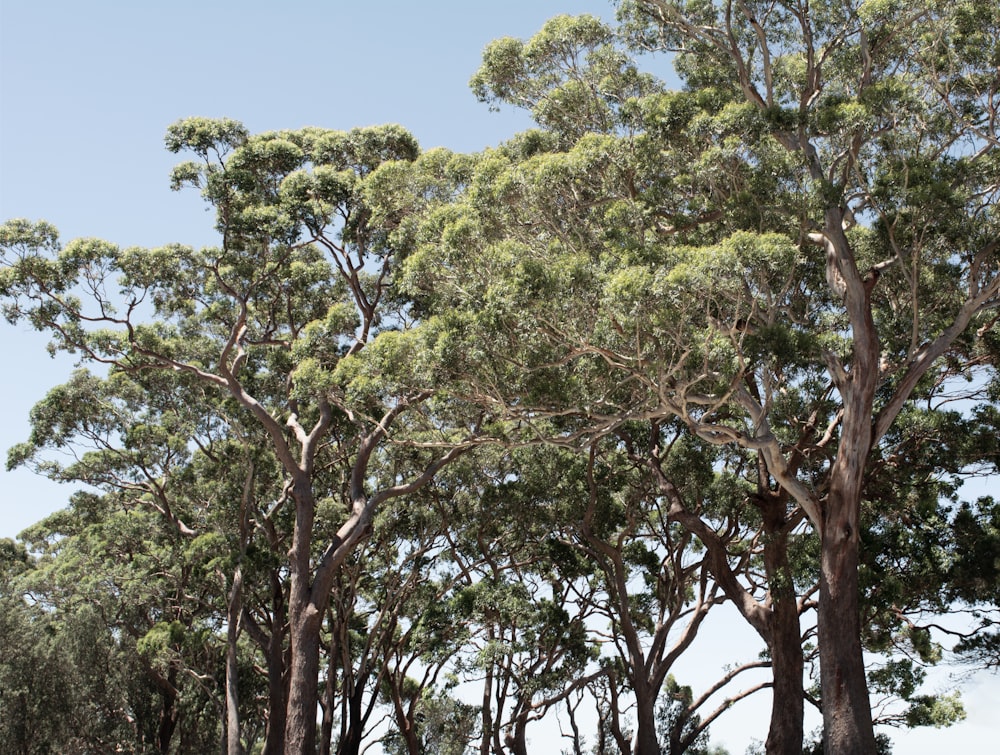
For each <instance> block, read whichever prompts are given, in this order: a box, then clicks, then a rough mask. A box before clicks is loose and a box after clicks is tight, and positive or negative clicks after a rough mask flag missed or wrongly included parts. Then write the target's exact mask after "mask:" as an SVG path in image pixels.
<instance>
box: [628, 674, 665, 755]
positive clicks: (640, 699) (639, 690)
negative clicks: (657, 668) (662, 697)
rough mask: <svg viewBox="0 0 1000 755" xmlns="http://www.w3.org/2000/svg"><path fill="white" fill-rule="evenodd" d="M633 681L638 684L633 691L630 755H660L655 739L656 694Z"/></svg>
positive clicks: (658, 745)
mask: <svg viewBox="0 0 1000 755" xmlns="http://www.w3.org/2000/svg"><path fill="white" fill-rule="evenodd" d="M639 670H640V671H641V669H639ZM633 678H634V677H633ZM635 681H637V682H640V683H639V684H636V688H635V689H634V690H633V692H634V693H635V736H634V737H633V738H632V755H660V743H659V741H658V740H657V738H656V693H655V692H654V691H652V690H650V689H648V687H647V685H644V684H642V683H641V680H639V679H635Z"/></svg>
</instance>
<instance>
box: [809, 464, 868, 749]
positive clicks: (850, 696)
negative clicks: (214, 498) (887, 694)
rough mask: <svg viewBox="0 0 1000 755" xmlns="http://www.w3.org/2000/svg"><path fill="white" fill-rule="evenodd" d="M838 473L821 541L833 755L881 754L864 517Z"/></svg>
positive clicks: (825, 691) (826, 704) (828, 742)
mask: <svg viewBox="0 0 1000 755" xmlns="http://www.w3.org/2000/svg"><path fill="white" fill-rule="evenodd" d="M837 481H838V476H837V475H836V470H835V471H834V485H833V486H831V490H830V494H829V498H828V503H827V509H826V513H825V522H824V527H823V533H822V540H821V548H822V551H821V554H820V591H819V615H818V627H817V628H818V636H817V639H818V645H819V662H820V694H821V697H822V704H823V734H824V741H825V748H824V751H825V752H826V753H827V755H870V753H873V752H875V733H874V727H873V726H872V715H871V704H870V702H869V699H868V684H867V679H866V676H865V666H864V657H863V655H862V650H861V618H860V613H859V606H858V511H859V506H857V505H856V504H855V502H854V501H852V500H850V498H849V497H847V496H845V495H844V491H843V489H842V487H841V486H840V485H837V484H836V483H837Z"/></svg>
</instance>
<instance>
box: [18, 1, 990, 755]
mask: <svg viewBox="0 0 1000 755" xmlns="http://www.w3.org/2000/svg"><path fill="white" fill-rule="evenodd" d="M560 13H591V14H593V15H596V16H600V17H602V18H604V19H606V20H611V19H612V18H613V14H614V9H613V7H612V4H611V2H610V0H505V1H504V2H477V1H476V0H424V2H414V1H413V0H381V1H380V2H359V1H358V0H351V1H349V0H284V1H283V2H273V1H272V2H262V1H261V0H169V2H167V1H164V0H160V1H159V2H157V1H156V0H145V1H143V0H137V1H133V2H128V1H127V0H117V1H115V0H36V1H35V2H29V0H0V221H2V220H6V219H8V218H12V217H26V218H30V219H42V218H44V219H46V220H48V221H50V222H52V223H54V224H55V225H56V226H57V227H58V228H59V229H60V231H61V233H62V237H63V240H64V241H65V240H69V239H71V238H75V237H78V236H97V237H101V238H105V239H108V240H110V241H113V242H115V243H118V244H121V245H125V246H128V245H142V246H158V245H161V244H165V243H168V242H181V243H186V244H191V245H202V244H211V243H214V242H215V239H214V235H213V232H212V216H211V214H210V213H208V212H206V211H205V209H204V207H205V206H204V205H203V204H202V202H201V200H200V198H199V197H198V196H197V194H196V193H195V192H193V191H190V190H189V191H186V192H181V193H174V192H171V191H170V190H169V187H168V173H169V170H170V168H171V167H172V165H173V164H174V163H175V162H176V161H177V157H176V156H174V155H171V154H170V153H168V152H167V151H166V150H165V149H164V148H163V135H164V133H165V131H166V128H167V126H168V125H170V124H171V123H173V122H174V121H176V120H178V119H179V118H184V117H187V116H193V115H198V116H210V117H221V116H225V117H230V118H235V119H237V120H240V121H242V122H243V123H244V124H246V126H247V127H248V128H249V129H250V130H251V131H264V130H269V129H279V128H298V127H301V126H323V127H328V128H339V129H348V128H352V127H354V126H365V125H371V124H378V123H389V122H392V123H400V124H402V125H403V126H405V127H407V128H408V129H410V130H411V131H412V132H413V133H414V134H415V135H416V137H417V138H418V139H419V140H420V142H421V144H422V145H423V146H424V147H433V146H446V147H448V148H450V149H453V150H456V151H474V150H479V149H482V148H483V147H486V146H489V145H492V144H496V143H498V142H500V141H502V140H503V139H505V138H507V137H509V136H510V135H512V134H513V133H515V132H517V131H518V130H521V129H523V128H525V127H527V126H528V125H529V122H528V119H527V117H526V116H525V115H524V114H522V113H516V112H513V111H511V110H505V111H502V112H500V113H496V112H490V111H489V110H488V109H487V107H486V106H485V105H482V104H480V103H478V102H477V101H476V100H475V98H474V97H473V96H472V94H471V93H470V91H469V88H468V80H469V78H470V77H471V75H472V74H473V72H474V71H475V70H476V68H477V67H478V65H479V60H480V53H481V52H482V49H483V47H484V46H485V45H486V44H487V43H489V42H490V41H491V40H492V39H495V38H497V37H501V36H517V37H528V36H530V35H531V34H532V33H534V32H535V31H537V30H538V28H540V26H541V25H542V23H544V21H545V20H546V19H548V18H550V17H552V16H554V15H557V14H560ZM657 68H658V71H657V72H658V73H660V75H666V74H667V72H668V71H669V69H668V67H667V64H666V62H665V61H660V62H659V63H658V64H657ZM45 342H46V339H45V338H44V337H43V336H41V335H40V334H37V333H34V332H32V331H30V330H29V329H27V328H25V327H18V328H14V327H12V326H10V325H7V324H6V323H3V322H0V344H2V345H3V353H4V360H3V363H2V364H0V395H2V396H3V404H2V406H3V407H4V411H3V415H2V421H0V448H2V449H3V450H4V453H5V451H6V449H7V448H9V447H10V446H11V445H13V444H14V443H17V442H20V441H23V440H25V439H26V437H27V433H28V421H27V419H28V412H29V410H30V407H31V406H32V405H33V404H34V403H35V402H36V401H38V400H39V399H41V398H42V397H43V396H44V394H45V392H46V391H47V390H48V389H49V388H51V387H53V386H54V385H56V384H58V383H61V382H63V381H64V380H65V379H66V378H67V377H68V376H69V373H70V371H71V370H72V368H73V361H72V359H71V358H68V357H59V358H56V359H54V360H53V359H50V358H49V357H48V355H47V354H46V351H45ZM70 492H71V488H67V487H61V486H57V485H55V484H54V483H50V482H48V481H46V480H42V479H40V478H36V477H34V476H33V475H31V474H30V473H29V472H27V471H24V470H16V471H14V472H6V471H0V537H13V536H14V535H16V534H17V533H18V532H20V531H21V530H22V529H23V528H24V527H26V526H28V525H29V524H31V523H32V522H34V521H36V520H38V519H40V518H41V517H43V516H45V515H46V514H48V513H50V512H51V511H54V510H55V509H57V508H59V507H61V506H62V505H63V504H64V502H65V500H66V498H67V496H68V495H69V493H70ZM741 624H742V622H741V620H740V619H738V618H737V617H732V616H730V617H729V618H728V619H727V618H725V615H722V616H720V617H719V618H718V619H716V620H714V621H710V622H709V626H708V627H706V630H707V631H706V630H703V635H704V636H703V637H699V641H698V643H697V644H696V646H695V649H696V651H697V649H698V648H699V647H700V648H701V650H700V653H699V652H695V653H693V654H691V655H690V656H689V657H687V658H685V659H684V662H683V664H682V666H681V667H680V668H679V670H678V671H679V672H678V678H679V679H680V680H681V681H682V682H684V683H689V684H693V685H694V686H695V687H696V690H697V684H698V681H697V680H696V679H695V678H694V677H695V676H700V675H701V674H704V673H705V672H704V670H703V669H704V668H705V667H711V668H712V669H716V668H717V667H718V665H719V664H721V663H725V662H732V661H734V660H737V658H738V657H742V658H743V659H746V658H747V657H748V656H747V652H749V653H750V654H751V655H752V654H753V653H755V652H756V651H755V650H754V649H753V647H754V646H753V642H752V640H751V641H749V643H748V642H746V641H743V640H740V641H739V642H737V641H735V640H734V638H735V637H737V636H740V635H741V630H742V628H743V627H741V626H740V625H741ZM734 647H741V648H742V650H740V656H735V655H733V650H734ZM744 651H746V652H744ZM938 677H939V679H940V680H939V681H938V682H936V684H941V685H945V686H946V685H947V684H948V678H947V671H945V672H944V673H941V674H938ZM713 678H714V673H709V675H707V676H705V677H704V682H705V683H708V682H710V681H712V679H713ZM965 694H966V705H967V709H968V711H969V719H968V720H967V721H966V722H965V723H963V724H961V725H959V726H958V727H956V728H953V729H950V730H944V731H940V732H939V731H925V730H920V731H918V732H913V733H911V734H907V735H905V736H902V735H896V734H895V733H894V739H895V740H896V742H897V745H896V753H897V755H909V754H911V753H912V754H915V755H921V754H922V753H939V752H941V751H942V750H945V749H946V748H954V747H956V746H957V747H961V746H965V747H966V748H967V751H968V752H970V753H972V752H981V751H983V750H982V747H983V746H984V745H985V743H987V742H989V741H991V740H995V731H996V729H995V728H994V727H995V711H996V710H998V709H1000V684H998V683H997V679H996V678H995V677H980V678H977V679H976V680H975V681H974V682H973V683H972V684H970V685H969V686H968V688H967V691H966V693H965ZM767 704H768V701H767V700H766V699H765V698H764V697H763V696H760V700H759V701H757V702H756V703H753V704H747V705H744V704H742V703H741V704H740V705H738V706H737V707H736V709H734V710H733V711H732V712H731V713H729V714H727V715H726V716H725V717H723V718H722V719H720V721H719V722H718V723H717V724H716V725H714V726H713V727H712V733H713V741H714V742H718V743H723V744H726V745H728V746H729V747H730V749H731V751H732V753H733V755H736V754H737V753H742V751H743V748H744V746H745V744H746V742H747V740H748V737H749V736H756V737H758V738H763V737H764V736H765V735H766V716H767V713H766V711H767ZM810 725H815V721H814V722H813V723H812V724H810ZM537 745H538V746H539V748H540V749H545V748H542V747H541V745H542V742H541V741H539V742H537ZM548 751H554V748H552V747H549V748H548Z"/></svg>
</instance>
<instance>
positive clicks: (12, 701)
mask: <svg viewBox="0 0 1000 755" xmlns="http://www.w3.org/2000/svg"><path fill="white" fill-rule="evenodd" d="M618 5H619V8H618V11H619V15H618V24H617V25H614V26H612V25H606V24H604V23H602V22H600V21H599V20H597V19H594V18H592V17H589V16H579V17H569V16H560V17H557V18H554V19H552V20H550V21H549V22H548V23H546V24H545V26H544V27H543V28H542V29H541V30H540V31H539V32H538V33H537V34H536V35H535V36H534V37H532V38H531V39H529V40H527V41H525V40H516V39H510V38H506V39H501V40H498V41H496V42H494V43H493V44H491V45H490V46H489V47H487V49H486V50H485V51H484V54H483V62H482V65H481V67H480V69H479V70H478V71H477V72H475V73H474V75H473V77H472V81H471V87H472V90H473V92H474V94H475V95H476V96H477V97H478V98H479V99H480V100H481V101H483V102H484V103H485V104H487V105H489V106H491V107H506V106H513V107H518V108H525V109H527V110H528V111H529V112H530V114H531V116H532V118H533V119H534V121H535V123H536V125H537V128H535V129H532V130H529V131H526V132H524V133H521V134H518V135H516V136H514V137H513V138H511V139H510V140H509V141H507V142H504V143H502V144H500V145H498V146H496V147H494V148H490V149H487V150H484V151H483V152H480V153H476V154H457V153H453V152H450V151H448V150H447V149H442V148H439V149H434V150H428V151H423V150H421V148H420V147H419V145H418V144H417V142H416V140H415V139H414V137H413V136H412V135H411V134H410V133H409V132H407V131H406V130H405V129H404V128H402V127H400V126H394V125H389V126H379V127H367V128H358V129H354V130H351V131H347V132H344V131H332V130H326V129H320V128H304V129H299V130H294V131H291V130H290V131H279V132H267V133H261V134H251V133H250V132H249V131H248V130H247V129H246V128H245V127H244V126H243V125H242V124H240V123H238V122H236V121H232V120H227V119H207V118H188V119H185V120H182V121H179V122H177V123H175V124H174V125H172V126H171V127H170V128H169V130H168V132H167V137H166V146H167V149H168V150H170V151H171V152H173V153H179V154H180V153H183V154H184V155H185V156H187V157H190V158H191V159H189V160H188V161H186V162H182V163H181V164H179V165H178V166H177V167H176V168H175V169H174V171H173V173H172V175H171V185H172V187H173V188H175V189H190V188H194V189H196V190H198V191H200V193H201V195H202V197H203V198H204V200H205V201H206V203H207V204H208V206H209V207H210V208H211V209H212V210H213V211H214V213H215V219H216V230H217V232H218V245H217V246H214V247H209V248H203V249H193V248H190V247H186V246H183V245H179V244H177V245H170V246H166V247H163V248H157V249H144V248H124V249H123V248H119V247H118V246H115V245H113V244H110V243H108V242H105V241H101V240H96V239H76V240H72V241H70V242H68V243H66V244H65V245H64V244H62V242H61V241H60V240H59V236H58V233H57V231H56V230H55V228H54V227H53V226H52V225H50V224H48V223H46V222H43V221H37V222H32V221H27V220H11V221H9V222H7V223H6V224H4V225H3V226H2V227H0V251H2V266H0V299H2V301H3V306H4V313H5V316H6V317H7V319H8V320H9V321H11V322H28V323H30V324H31V325H32V326H34V327H35V328H37V329H39V330H42V331H44V332H46V333H48V334H49V336H50V338H51V339H52V345H51V348H52V349H54V350H62V351H67V352H70V353H72V354H75V355H76V356H77V358H78V359H79V360H80V363H81V369H80V370H79V371H77V372H76V373H74V374H73V375H72V376H71V377H70V379H69V380H68V382H66V383H65V384H63V385H61V386H58V387H57V388H55V389H53V390H52V391H51V392H50V393H49V395H48V396H47V397H46V398H44V399H43V400H42V401H40V402H39V403H38V404H37V405H36V406H35V408H34V409H33V410H32V412H31V426H32V430H31V436H30V438H28V439H27V441H26V442H25V443H23V444H21V445H19V446H17V447H15V448H14V449H12V450H11V451H10V454H9V457H8V464H9V465H27V466H30V467H32V468H34V469H36V470H37V471H39V472H41V473H43V474H47V475H49V476H51V477H53V478H55V479H59V480H64V481H74V482H78V483H83V484H85V485H87V486H88V487H87V489H86V490H85V491H82V492H80V493H78V494H76V495H75V496H74V497H73V498H72V499H71V501H70V505H69V506H68V508H67V509H66V510H65V511H63V512H59V513H57V514H55V515H53V516H52V517H49V518H48V519H46V520H45V521H43V522H40V523H39V524H38V525H36V526H34V527H32V528H30V529H29V530H28V531H26V532H25V533H24V534H23V536H22V539H23V541H24V544H26V545H27V546H28V547H29V549H25V547H24V545H22V544H18V543H8V544H7V545H4V546H3V548H4V550H3V553H4V554H5V555H4V556H3V558H4V561H3V569H4V574H5V581H4V584H5V585H6V587H5V588H4V591H3V594H2V595H0V599H2V600H3V601H4V603H5V605H7V607H8V609H9V610H8V611H6V612H5V618H4V620H3V627H2V630H3V633H4V635H5V636H9V637H23V638H26V639H21V640H18V642H19V643H20V644H19V645H18V648H20V649H19V650H18V651H17V653H16V654H14V655H10V656H9V657H8V656H4V659H3V662H2V663H0V679H4V680H6V681H4V685H5V689H10V690H11V691H12V692H11V694H6V693H5V695H4V696H2V697H0V705H3V706H5V710H8V711H11V712H9V713H5V716H4V720H9V721H10V722H11V723H7V724H4V725H5V726H8V727H9V732H7V735H8V736H9V737H10V741H12V742H17V745H16V748H17V749H16V751H19V752H32V753H33V752H50V751H57V750H58V749H59V748H63V749H65V748H71V747H81V748H84V749H86V748H91V749H93V748H97V749H100V748H102V747H107V746H108V742H109V741H111V739H108V738H109V737H110V738H112V739H113V740H114V741H115V743H116V746H118V747H119V748H121V749H122V751H134V752H147V751H150V752H152V751H157V752H176V751H191V750H192V748H193V749H195V750H198V749H201V750H208V749H218V748H219V747H220V745H219V743H220V742H222V743H223V745H222V746H223V747H224V749H225V750H226V752H228V753H230V755H238V753H242V752H246V751H250V752H253V751H258V750H260V751H263V752H267V753H315V752H317V751H318V752H324V753H328V752H338V753H360V752H362V751H363V749H364V748H365V746H366V745H367V744H370V743H372V742H376V741H378V742H380V743H381V746H382V747H383V748H384V750H385V751H386V752H407V753H412V754H415V753H420V752H429V751H435V752H454V753H464V752H478V753H480V755H491V753H492V754H494V755H499V754H500V753H507V752H510V753H516V754H518V755H526V753H527V752H528V751H529V750H528V742H529V741H530V740H531V732H532V731H533V730H535V729H536V727H537V726H538V725H539V722H541V721H543V720H545V721H553V720H555V721H558V722H559V723H558V727H559V728H560V730H561V731H562V733H563V734H562V735H563V738H564V739H565V742H564V746H566V747H567V748H568V749H567V751H569V752H574V753H582V752H584V751H592V752H595V753H614V752H619V753H624V752H632V753H635V754H636V755H650V754H652V753H660V752H670V753H674V754H675V755H677V754H679V753H682V752H692V753H695V752H709V751H710V745H709V743H708V734H709V731H710V729H709V727H710V726H712V725H713V724H714V723H715V722H716V721H724V720H725V718H724V714H725V712H726V710H728V709H729V708H730V707H731V706H732V705H734V704H738V702H739V700H741V699H743V698H745V697H747V696H749V695H751V694H754V693H756V692H758V691H759V690H761V689H770V690H771V691H772V698H773V704H772V711H771V717H770V721H769V724H768V726H767V728H766V730H762V731H761V732H760V733H761V734H762V735H765V736H766V742H765V743H764V748H765V750H766V752H768V753H797V754H798V753H802V752H804V751H808V748H811V747H822V748H825V751H826V752H830V753H859V754H862V753H864V754H869V753H872V752H875V751H876V750H877V748H879V747H883V748H884V747H885V746H886V742H885V739H884V737H883V736H882V735H878V736H877V735H876V730H875V727H876V726H878V725H905V726H926V725H931V726H943V725H948V724H950V723H953V722H954V721H956V720H959V719H961V718H962V716H963V715H964V711H963V709H962V705H961V701H960V699H959V697H958V696H957V695H954V694H950V693H947V694H938V695H928V694H926V693H925V692H924V691H923V690H922V689H921V687H920V683H921V681H922V679H923V675H924V670H923V669H924V667H925V666H927V665H930V664H933V663H935V662H937V661H939V660H940V659H941V658H942V657H943V653H945V652H947V651H951V650H952V649H953V650H954V651H955V652H956V653H958V654H959V655H961V656H962V657H964V658H966V659H968V660H971V661H972V662H974V663H979V664H980V665H982V666H987V667H996V665H997V626H998V615H997V606H998V603H997V592H996V585H997V574H996V551H997V526H998V525H997V506H996V503H995V501H993V500H992V499H991V498H987V497H980V498H978V499H977V500H964V498H965V495H964V493H963V490H962V483H963V481H964V480H966V479H968V478H970V477H975V476H977V475H984V474H995V473H996V471H997V459H998V450H997V437H998V433H997V426H998V423H997V409H996V399H997V384H998V383H997V381H998V378H997V372H996V367H997V364H998V362H997V356H998V353H1000V352H998V344H1000V329H998V318H997V314H996V311H997V308H998V307H1000V220H998V218H997V214H996V200H997V194H998V191H1000V186H998V183H997V176H998V175H1000V170H998V169H997V168H998V160H1000V130H998V128H1000V126H998V118H1000V115H998V113H1000V94H998V92H1000V78H998V75H997V70H998V69H997V66H996V63H997V60H998V57H997V56H998V54H1000V53H998V47H997V44H996V39H998V38H1000V35H998V34H997V29H998V26H1000V13H996V12H991V11H988V10H987V11H983V9H981V8H978V6H974V5H973V4H972V3H971V2H970V3H939V2H935V1H933V0H928V1H927V2H910V3H893V2H870V1H865V2H853V3H846V4H845V3H834V2H820V3H804V2H785V3H757V2H749V1H747V0H739V1H737V0H719V1H717V2H715V1H702V0H698V1H697V2H681V1H679V0H678V1H674V0H626V1H623V2H621V3H619V4H618ZM980 11H982V12H980ZM649 54H668V55H670V56H672V59H673V62H674V65H675V67H676V70H677V71H678V73H679V75H680V77H681V79H682V81H683V88H682V89H680V90H679V91H670V90H668V88H667V87H666V86H665V85H664V84H663V83H662V82H660V81H658V80H657V79H656V78H655V77H653V76H652V75H650V74H647V73H644V72H642V70H641V63H642V61H643V59H644V58H643V56H645V55H649ZM67 453H68V454H69V456H68V457H67V456H66V454H67ZM727 602H728V603H730V604H732V606H733V607H735V609H736V611H737V612H738V613H739V615H740V616H741V617H742V618H743V619H744V620H745V621H746V622H747V624H748V625H749V626H750V627H751V628H752V629H753V630H754V631H755V632H756V634H757V635H758V636H759V637H760V640H761V645H762V652H761V654H760V656H759V657H755V658H747V659H743V661H742V662H741V663H738V664H737V665H735V666H733V667H730V668H728V669H727V670H726V671H724V672H723V674H722V675H721V677H720V679H719V680H718V682H717V683H716V684H714V685H712V686H710V687H709V688H708V689H704V690H696V689H693V688H692V687H690V686H687V685H686V684H685V680H683V679H677V678H675V676H674V664H675V662H676V660H677V658H678V657H679V656H680V655H681V654H682V653H685V652H690V649H691V648H695V647H698V645H697V640H698V629H699V627H700V625H701V623H702V622H703V621H704V620H705V617H706V616H707V615H708V613H709V611H710V610H712V609H713V608H714V607H716V606H718V605H720V604H722V603H727ZM951 613H961V614H963V615H965V616H967V617H972V619H973V623H972V625H971V626H970V627H963V628H955V626H954V625H951V624H948V625H947V626H945V624H947V622H946V620H945V619H943V618H940V617H944V616H946V615H947V614H951ZM942 622H944V624H943V623H942ZM942 627H943V631H942ZM67 633H68V634H67ZM69 636H73V637H76V638H78V639H79V638H84V637H86V638H93V639H92V640H87V641H86V642H82V641H81V642H80V643H63V642H56V641H55V640H54V639H52V638H61V637H69ZM949 638H952V640H954V641H953V642H950V645H952V646H953V648H952V647H946V645H945V644H944V643H949ZM22 645H23V647H22ZM865 653H867V654H868V656H867V658H868V659H869V660H870V659H872V658H876V659H878V662H877V663H876V664H875V668H874V669H873V670H870V671H869V670H868V669H867V668H866V656H865ZM60 664H61V665H63V666H65V667H66V668H67V669H69V670H70V671H69V673H68V677H67V679H66V681H65V685H66V688H67V690H68V693H67V694H66V695H63V696H61V697H60V698H59V699H58V701H56V700H54V699H53V700H50V699H49V698H48V697H47V696H46V695H47V694H50V692H49V693H47V692H46V691H45V690H44V689H41V688H40V685H39V683H38V682H39V681H40V680H41V677H42V675H43V673H48V672H47V671H46V670H47V669H54V668H56V667H57V666H59V665H60ZM101 667H113V668H114V669H115V674H114V675H113V676H111V677H108V678H107V679H102V680H101V681H100V683H98V681H97V680H96V679H95V674H96V669H98V668H101ZM32 668H37V669H39V671H38V678H37V679H35V680H32V678H31V671H30V670H31V669H32ZM761 669H766V670H768V673H767V677H768V678H767V681H763V682H757V681H753V680H754V679H756V678H758V677H756V676H754V674H755V673H758V672H759V671H760V670H761ZM807 706H815V707H816V708H817V709H818V710H819V711H820V712H821V714H822V716H823V722H824V725H823V731H822V736H821V737H820V738H819V739H818V740H817V741H816V742H813V743H811V744H810V742H808V741H807V739H808V737H807V733H806V732H805V731H804V728H803V726H804V724H803V717H804V710H805V709H806V707H807ZM95 710H96V711H99V713H100V715H97V716H95V715H91V718H89V719H87V720H88V724H87V725H86V726H78V725H73V724H71V723H69V722H72V721H75V720H79V719H81V717H85V716H86V715H87V713H86V712H87V711H95ZM45 711H48V712H47V713H46V712H45ZM46 722H47V723H46ZM98 722H99V723H98ZM582 727H589V728H588V729H587V730H586V731H584V730H583V729H582ZM56 729H60V730H61V729H66V730H68V731H69V730H71V732H72V736H74V737H77V738H78V740H72V741H70V740H68V739H64V740H57V739H53V737H56V736H57V735H56V733H55V730H56ZM66 736H70V735H69V734H67V735H66ZM804 748H806V749H804Z"/></svg>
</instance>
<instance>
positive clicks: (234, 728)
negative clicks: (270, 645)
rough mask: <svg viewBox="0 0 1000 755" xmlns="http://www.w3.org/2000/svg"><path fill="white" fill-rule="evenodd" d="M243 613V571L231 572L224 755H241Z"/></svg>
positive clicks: (227, 617)
mask: <svg viewBox="0 0 1000 755" xmlns="http://www.w3.org/2000/svg"><path fill="white" fill-rule="evenodd" d="M242 613H243V571H242V569H241V568H240V567H239V566H237V567H236V570H235V571H234V572H233V587H232V589H231V590H230V592H229V606H228V615H227V616H226V620H227V623H228V627H227V630H226V755H243V743H242V742H241V741H240V695H239V670H238V668H239V666H238V663H237V660H238V659H237V653H236V650H237V648H236V643H237V642H238V641H239V637H240V616H241V615H242Z"/></svg>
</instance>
